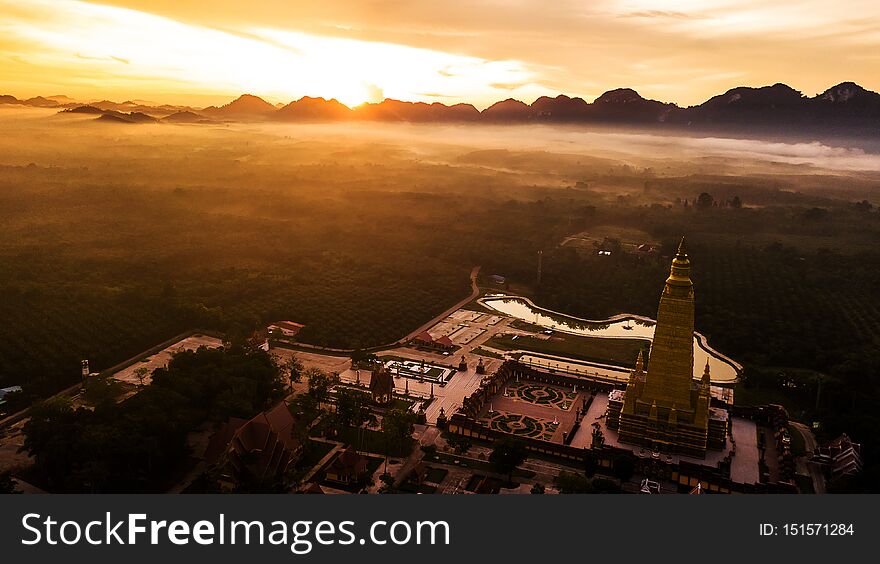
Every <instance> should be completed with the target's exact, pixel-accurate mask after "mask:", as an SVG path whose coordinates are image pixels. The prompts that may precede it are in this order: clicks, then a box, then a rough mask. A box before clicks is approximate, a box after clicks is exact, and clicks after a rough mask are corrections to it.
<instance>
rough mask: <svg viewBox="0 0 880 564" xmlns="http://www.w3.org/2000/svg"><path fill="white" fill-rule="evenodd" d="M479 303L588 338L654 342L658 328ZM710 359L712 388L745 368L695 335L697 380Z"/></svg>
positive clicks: (512, 300)
mask: <svg viewBox="0 0 880 564" xmlns="http://www.w3.org/2000/svg"><path fill="white" fill-rule="evenodd" d="M480 303H482V304H483V305H484V306H486V307H488V308H490V309H493V310H495V311H498V312H500V313H503V314H504V315H507V316H509V317H515V318H517V319H521V320H522V321H526V322H528V323H533V324H535V325H539V326H541V327H546V328H548V329H553V330H554V331H560V332H562V333H571V334H573V335H584V336H587V337H602V338H616V339H641V340H645V341H651V340H652V339H653V338H654V327H655V326H656V325H657V322H656V321H654V320H653V319H648V318H646V317H640V316H636V315H618V316H615V317H613V318H611V319H606V320H602V321H592V320H588V319H580V318H578V317H572V316H569V315H563V314H560V313H556V312H553V311H549V310H546V309H543V308H540V307H538V306H536V305H534V304H533V303H531V302H530V301H529V300H527V299H525V298H519V297H510V296H505V297H486V298H483V299H481V300H480ZM707 359H708V360H709V369H710V372H711V374H712V383H713V384H732V383H734V382H735V381H736V379H737V376H738V375H739V371H740V370H741V369H742V367H741V366H739V365H738V364H736V363H735V362H734V361H733V360H731V359H729V358H727V357H726V356H724V355H723V354H721V353H719V352H718V351H716V350H714V349H712V348H711V347H710V346H709V345H708V343H706V339H705V337H703V336H702V335H700V334H699V333H694V378H699V377H700V376H702V374H703V368H704V367H705V366H706V360H707Z"/></svg>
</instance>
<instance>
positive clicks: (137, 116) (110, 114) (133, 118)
mask: <svg viewBox="0 0 880 564" xmlns="http://www.w3.org/2000/svg"><path fill="white" fill-rule="evenodd" d="M98 120H99V121H108V122H112V123H156V122H158V121H159V120H157V119H156V118H154V117H153V116H149V115H147V114H144V113H141V112H131V113H128V114H126V113H123V112H117V111H115V110H105V111H104V112H103V113H102V114H101V115H100V116H98Z"/></svg>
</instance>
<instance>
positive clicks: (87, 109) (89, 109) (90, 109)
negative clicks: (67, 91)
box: [61, 106, 106, 114]
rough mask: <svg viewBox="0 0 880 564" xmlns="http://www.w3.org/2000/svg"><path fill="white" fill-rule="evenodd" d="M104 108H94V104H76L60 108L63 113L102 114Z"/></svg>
mask: <svg viewBox="0 0 880 564" xmlns="http://www.w3.org/2000/svg"><path fill="white" fill-rule="evenodd" d="M105 111H106V110H102V109H101V108H96V107H95V106H76V107H73V108H68V109H66V110H62V111H61V113H64V114H103V113H104V112H105Z"/></svg>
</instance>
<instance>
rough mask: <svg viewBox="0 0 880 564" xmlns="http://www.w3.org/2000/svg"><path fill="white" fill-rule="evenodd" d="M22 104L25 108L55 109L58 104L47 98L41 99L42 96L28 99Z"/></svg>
mask: <svg viewBox="0 0 880 564" xmlns="http://www.w3.org/2000/svg"><path fill="white" fill-rule="evenodd" d="M22 104H24V105H26V106H35V107H38V108H55V107H57V106H59V105H60V104H59V103H58V102H56V101H55V100H50V99H48V98H43V97H42V96H36V97H34V98H28V99H27V100H24V101H23V102H22Z"/></svg>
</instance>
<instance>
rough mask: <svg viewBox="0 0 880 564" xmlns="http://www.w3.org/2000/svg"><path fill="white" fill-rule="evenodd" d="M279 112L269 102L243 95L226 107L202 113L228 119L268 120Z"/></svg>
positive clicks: (206, 110)
mask: <svg viewBox="0 0 880 564" xmlns="http://www.w3.org/2000/svg"><path fill="white" fill-rule="evenodd" d="M276 111H277V108H276V107H275V106H273V105H272V104H270V103H269V102H267V101H265V100H263V99H262V98H260V97H258V96H254V95H252V94H242V95H241V96H239V97H238V98H236V99H235V100H233V101H232V102H230V103H228V104H226V105H225V106H220V107H219V108H218V107H215V106H209V107H207V108H205V109H204V110H202V113H203V114H205V115H207V116H211V117H218V118H227V119H266V118H268V117H269V116H271V115H272V114H274V113H275V112H276Z"/></svg>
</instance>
